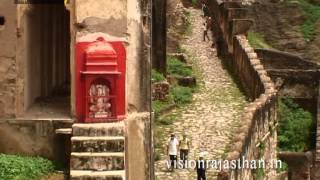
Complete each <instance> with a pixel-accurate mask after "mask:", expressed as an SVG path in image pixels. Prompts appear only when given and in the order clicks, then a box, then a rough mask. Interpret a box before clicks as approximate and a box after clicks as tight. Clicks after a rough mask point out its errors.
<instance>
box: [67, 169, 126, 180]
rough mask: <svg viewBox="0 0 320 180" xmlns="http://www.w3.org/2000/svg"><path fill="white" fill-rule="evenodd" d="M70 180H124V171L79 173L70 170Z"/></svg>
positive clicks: (78, 171) (79, 171)
mask: <svg viewBox="0 0 320 180" xmlns="http://www.w3.org/2000/svg"><path fill="white" fill-rule="evenodd" d="M70 179H71V180H125V179H126V178H125V171H124V170H120V171H81V170H71V171H70Z"/></svg>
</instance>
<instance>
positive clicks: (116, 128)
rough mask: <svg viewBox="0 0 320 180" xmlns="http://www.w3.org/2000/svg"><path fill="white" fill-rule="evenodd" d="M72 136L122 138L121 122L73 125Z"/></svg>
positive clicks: (122, 127) (122, 128)
mask: <svg viewBox="0 0 320 180" xmlns="http://www.w3.org/2000/svg"><path fill="white" fill-rule="evenodd" d="M72 131H73V136H124V134H125V132H124V125H123V122H119V123H94V124H74V125H73V126H72Z"/></svg>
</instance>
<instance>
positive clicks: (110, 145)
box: [71, 137, 124, 152]
mask: <svg viewBox="0 0 320 180" xmlns="http://www.w3.org/2000/svg"><path fill="white" fill-rule="evenodd" d="M71 143H72V152H123V151H124V137H96V138H95V137H94V138H92V137H72V138H71Z"/></svg>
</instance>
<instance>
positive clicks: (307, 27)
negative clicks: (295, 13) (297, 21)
mask: <svg viewBox="0 0 320 180" xmlns="http://www.w3.org/2000/svg"><path fill="white" fill-rule="evenodd" d="M300 4H301V6H302V9H303V10H304V12H305V14H306V16H307V17H308V19H307V20H306V21H305V22H304V24H303V25H302V26H301V32H302V34H303V36H304V38H305V39H306V40H307V41H310V40H313V39H314V36H315V24H316V23H317V22H318V21H319V19H320V7H319V6H316V5H313V4H310V3H308V2H306V1H304V0H300Z"/></svg>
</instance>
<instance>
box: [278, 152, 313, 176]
mask: <svg viewBox="0 0 320 180" xmlns="http://www.w3.org/2000/svg"><path fill="white" fill-rule="evenodd" d="M278 157H279V159H280V160H282V161H284V162H286V163H287V164H288V175H289V179H299V180H303V179H308V180H309V179H310V178H311V168H310V167H311V166H312V164H313V161H312V153H311V152H310V151H309V152H279V153H278Z"/></svg>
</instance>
